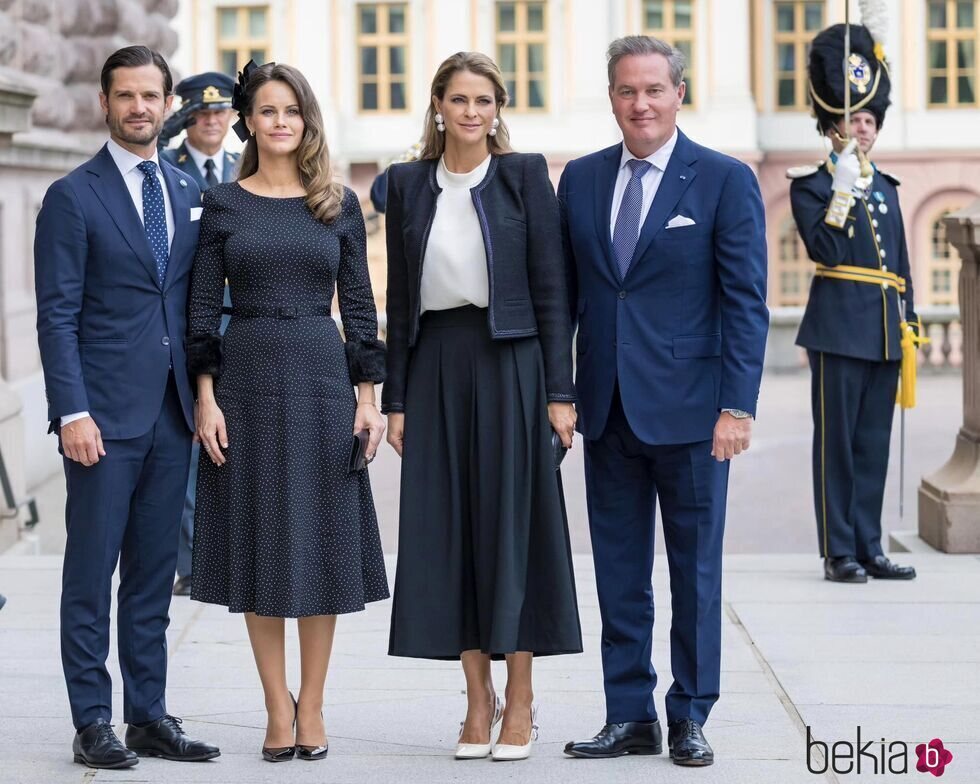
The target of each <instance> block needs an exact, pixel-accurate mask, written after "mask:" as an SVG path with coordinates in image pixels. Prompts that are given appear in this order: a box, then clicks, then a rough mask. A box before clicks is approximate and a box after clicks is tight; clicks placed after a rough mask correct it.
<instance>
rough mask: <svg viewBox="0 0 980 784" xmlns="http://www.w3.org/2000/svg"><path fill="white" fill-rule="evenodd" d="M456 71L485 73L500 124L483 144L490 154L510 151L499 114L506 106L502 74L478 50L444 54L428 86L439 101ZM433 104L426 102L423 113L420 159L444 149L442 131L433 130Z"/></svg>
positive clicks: (439, 152)
mask: <svg viewBox="0 0 980 784" xmlns="http://www.w3.org/2000/svg"><path fill="white" fill-rule="evenodd" d="M460 71H469V72H470V73H472V74H476V75H477V76H485V77H486V78H487V79H489V80H490V81H491V82H492V83H493V95H494V100H495V101H496V104H497V119H498V120H500V125H498V126H497V134H496V136H487V146H488V147H489V148H490V153H491V154H492V155H503V154H504V153H508V152H513V151H514V150H513V149H512V148H511V146H510V131H508V130H507V123H505V122H504V118H503V116H502V114H501V112H502V110H503V108H504V107H505V106H506V105H507V87H506V86H505V85H504V77H503V76H501V75H500V69H499V68H498V67H497V64H496V63H495V62H494V61H493V60H491V59H490V58H489V57H487V56H486V55H485V54H482V53H481V52H456V54H454V55H452V56H451V57H447V58H446V59H445V60H443V61H442V64H441V65H440V66H439V68H438V70H436V75H435V76H434V77H432V88H431V90H430V94H431V95H432V97H434V98H438V99H439V100H440V101H441V100H443V99H444V98H445V97H446V88H447V87H449V82H450V80H451V79H452V78H453V76H454V75H455V74H457V73H459V72H460ZM435 118H436V107H435V105H434V104H433V103H432V101H431V100H430V101H429V110H428V111H427V112H426V113H425V124H424V126H423V128H422V152H421V153H419V157H420V158H422V159H423V160H426V159H434V158H439V157H440V156H441V155H442V153H443V152H444V151H445V149H446V134H445V132H440V131H438V130H436V119H435Z"/></svg>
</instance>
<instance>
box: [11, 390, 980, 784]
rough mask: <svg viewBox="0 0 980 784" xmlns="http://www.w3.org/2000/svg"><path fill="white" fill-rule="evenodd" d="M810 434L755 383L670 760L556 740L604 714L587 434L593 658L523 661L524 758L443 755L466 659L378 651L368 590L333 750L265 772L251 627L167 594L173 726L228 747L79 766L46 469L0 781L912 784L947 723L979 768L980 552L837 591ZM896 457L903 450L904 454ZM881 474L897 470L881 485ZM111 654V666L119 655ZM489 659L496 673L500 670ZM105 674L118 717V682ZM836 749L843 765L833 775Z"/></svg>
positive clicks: (334, 678) (934, 457)
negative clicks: (694, 744)
mask: <svg viewBox="0 0 980 784" xmlns="http://www.w3.org/2000/svg"><path fill="white" fill-rule="evenodd" d="M959 384H960V382H959V379H958V378H956V377H952V376H942V377H927V378H925V379H924V380H923V382H922V386H921V387H920V392H921V398H922V403H921V405H920V408H918V409H916V410H915V411H914V412H912V414H911V415H910V419H909V432H910V443H912V444H913V445H914V449H912V450H910V455H909V474H908V476H909V477H910V480H909V485H908V491H907V497H906V498H907V500H906V521H905V523H904V527H905V528H914V527H915V495H914V488H915V486H916V485H917V483H918V477H920V476H921V475H922V473H923V472H929V471H933V470H935V469H936V468H938V467H939V466H940V465H941V464H942V463H943V462H944V461H945V460H946V458H947V457H948V456H949V453H950V452H951V448H952V443H953V436H954V434H955V432H956V429H957V428H958V427H959V424H960V411H961V405H960V402H959V401H960V386H959ZM896 430H897V428H896ZM896 436H897V433H896ZM809 438H810V422H809V411H808V381H807V379H806V378H805V377H804V376H773V377H769V378H767V379H766V383H765V385H764V387H763V396H762V401H761V407H760V419H759V422H758V423H757V429H756V440H755V444H754V446H753V448H752V450H751V451H750V452H749V453H748V454H747V455H746V456H745V457H744V458H740V459H739V461H737V462H736V464H735V466H734V468H733V478H732V491H731V495H730V504H729V528H728V532H727V541H726V548H727V552H728V553H729V554H728V555H727V556H726V564H725V617H724V638H723V673H722V698H721V700H720V702H719V703H718V705H717V707H716V708H715V710H714V712H713V713H712V716H711V721H710V722H709V724H708V727H707V734H708V737H709V739H710V741H711V742H712V744H713V746H714V747H715V750H716V753H717V755H718V762H717V763H716V764H715V765H714V766H713V767H711V768H708V769H703V770H697V771H691V770H683V769H679V768H677V767H675V766H673V765H671V764H670V762H669V760H668V759H667V758H666V757H665V756H664V757H639V758H629V757H628V758H623V759H620V760H609V761H584V760H571V759H567V758H565V757H564V755H562V754H561V748H562V746H563V744H564V743H565V741H567V740H569V739H572V738H579V737H587V736H589V735H591V734H592V733H593V732H595V730H597V729H598V727H599V726H600V724H601V722H602V717H603V697H602V690H601V676H600V664H599V617H598V608H597V603H596V597H595V587H594V574H593V570H592V564H591V559H590V557H589V555H588V536H587V527H586V521H585V512H584V492H583V489H582V481H581V462H580V461H581V449H580V448H579V449H577V450H575V451H574V452H573V454H572V455H571V456H570V457H569V461H568V463H567V464H566V466H567V467H566V468H565V470H564V471H563V473H564V476H565V483H566V491H567V495H568V499H569V515H570V524H571V529H572V537H573V544H574V549H575V550H576V552H577V553H578V554H577V555H576V577H577V581H578V589H579V601H580V609H581V615H582V626H583V632H584V634H585V647H586V652H585V653H584V654H582V655H579V656H563V657H554V658H546V659H542V660H539V661H538V662H537V663H536V664H535V670H536V678H535V685H536V690H537V697H538V700H539V703H540V713H539V723H540V724H541V727H542V729H541V737H540V740H539V742H538V744H537V745H536V747H535V750H534V755H533V757H532V759H531V760H529V761H527V762H523V763H511V764H494V763H491V762H489V761H476V762H460V763H457V762H455V761H454V760H452V759H451V756H450V752H451V749H452V747H453V745H454V743H455V738H456V732H457V728H458V722H459V720H460V719H461V718H462V715H463V712H464V710H465V697H464V695H463V691H462V689H463V679H462V676H461V673H460V671H459V668H458V665H454V664H452V663H448V664H447V663H438V662H422V661H414V660H406V659H393V658H389V657H387V656H386V655H385V651H386V649H387V629H388V617H389V612H390V603H389V602H382V603H378V604H375V605H373V606H371V607H370V608H369V609H368V610H367V611H366V612H364V613H360V614H355V615H350V616H345V617H343V618H342V619H341V621H340V623H339V628H338V634H337V642H336V647H335V654H334V659H333V662H332V666H331V674H330V677H329V680H328V684H327V711H326V716H327V727H328V732H329V733H330V736H331V752H330V756H329V757H328V759H327V760H326V761H324V762H321V763H318V764H309V763H303V762H301V761H298V760H297V761H293V762H292V763H289V764H287V765H279V766H276V767H272V766H271V765H268V764H267V763H264V762H262V761H261V759H260V758H259V754H258V750H259V747H260V746H261V742H262V736H263V730H264V712H263V709H262V697H261V689H260V687H259V684H258V681H257V677H256V674H255V669H254V664H253V662H252V658H251V652H250V649H249V646H248V641H247V636H246V632H245V626H244V623H243V622H242V620H241V618H239V617H237V616H233V615H230V614H228V613H227V612H225V611H224V609H223V608H220V607H213V606H204V605H199V604H197V603H193V602H190V601H188V600H183V599H181V600H175V601H174V604H173V607H172V617H173V622H172V624H171V628H170V656H171V667H170V676H169V683H170V687H169V690H168V694H169V706H170V709H171V710H173V711H174V712H175V713H177V714H179V715H182V716H183V717H184V718H185V719H186V720H187V723H186V725H185V726H187V728H188V730H189V732H190V733H192V734H194V735H196V736H200V737H206V738H208V739H211V740H214V741H215V742H217V743H219V744H220V745H221V747H222V750H223V756H222V757H221V759H220V760H217V761H214V762H211V763H205V764H200V765H187V764H185V765H180V764H178V763H167V762H162V761H159V760H143V761H142V762H141V763H140V764H139V766H137V767H136V768H134V769H131V770H129V771H100V772H94V771H89V770H87V769H85V768H83V767H81V766H78V765H74V764H72V762H71V754H70V748H69V747H70V739H71V732H72V730H71V725H70V721H69V719H68V717H67V699H66V696H65V690H64V684H63V682H62V677H61V667H60V659H59V654H58V631H57V629H58V620H57V618H58V612H57V605H58V593H59V576H60V558H59V557H58V555H57V553H58V552H59V551H60V550H61V549H62V548H63V534H62V533H61V527H62V506H63V503H64V489H63V483H61V482H60V480H58V479H55V480H53V481H52V482H50V483H48V484H47V485H46V486H45V487H44V488H43V489H42V490H41V492H40V493H39V500H40V501H41V511H42V515H43V517H42V519H43V521H44V522H43V523H42V526H41V527H40V529H39V532H38V533H39V544H40V549H41V550H42V551H43V552H45V553H49V554H48V555H41V556H29V555H16V554H10V553H8V554H6V555H0V591H2V592H4V593H5V594H7V596H8V597H9V603H8V605H7V607H6V608H4V610H3V611H2V612H0V706H3V709H2V710H0V783H2V784H8V782H9V784H20V782H24V783H25V784H35V783H37V784H41V783H43V784H47V782H62V781H64V782H90V781H113V782H167V783H168V784H177V783H179V782H201V781H203V782H228V784H251V782H265V781H276V782H282V781H318V782H322V781H328V782H343V783H345V784H346V782H352V783H353V782H401V781H412V782H415V781H417V782H453V781H473V782H484V781H486V782H491V781H492V782H497V781H518V782H524V781H533V782H542V783H543V784H547V782H559V781H561V782H566V781H567V782H603V783H605V782H620V781H622V782H627V781H629V782H635V781H643V782H649V783H650V784H658V782H679V781H686V780H691V781H693V780H694V779H697V780H698V781H699V782H705V783H708V782H725V784H728V783H731V784H741V782H746V784H748V783H750V782H751V783H752V784H755V783H756V782H760V783H762V784H769V783H771V784H796V783H797V782H799V783H800V784H804V782H849V781H852V780H857V781H862V780H867V781H870V782H877V781H895V782H905V781H916V780H923V781H924V779H920V778H918V777H919V776H921V774H919V773H917V772H916V771H915V762H916V757H915V754H914V752H911V749H913V748H914V746H915V744H917V743H919V742H922V741H928V740H931V739H932V738H941V739H942V740H943V742H944V744H945V745H946V747H947V748H948V749H950V750H951V751H952V753H953V755H954V757H953V762H952V763H951V765H950V766H949V767H948V768H947V769H946V771H945V775H944V776H943V778H942V781H943V782H947V781H949V782H975V781H977V780H978V773H977V771H980V559H978V558H977V557H975V556H945V555H939V554H931V553H921V554H919V553H916V554H913V555H905V556H903V561H905V562H909V563H913V564H914V565H915V566H916V567H917V568H918V569H919V573H920V577H919V579H918V580H917V581H915V582H913V583H879V582H871V583H869V584H868V585H864V586H843V585H834V584H830V583H826V582H824V581H823V580H821V579H820V575H819V572H818V567H819V562H818V561H817V559H816V557H815V555H813V554H812V553H813V552H814V550H815V534H814V531H813V524H812V521H811V512H810V506H811V504H812V496H811V492H810V489H809V456H808V450H809ZM892 464H893V466H895V465H897V449H895V450H893V460H892ZM372 477H373V479H374V485H375V490H376V498H377V502H378V509H379V515H380V517H381V521H382V529H383V538H384V542H385V550H386V551H388V552H394V550H395V544H396V528H395V524H394V521H395V520H396V509H397V487H398V485H397V458H394V457H393V456H392V455H391V453H390V452H387V451H386V452H383V453H382V456H381V457H380V458H379V460H378V461H377V462H376V463H375V464H374V466H373V468H372ZM894 479H895V477H894V472H893V477H892V479H891V480H890V483H889V486H890V493H891V492H892V491H893V490H894V487H893V486H894V485H896V483H895V481H894ZM896 507H897V504H890V505H889V507H888V509H886V520H885V526H886V528H895V527H897V520H896V517H897V508H896ZM755 553H759V554H755ZM793 553H807V554H805V555H799V554H793ZM665 568H666V567H665V564H664V562H663V559H660V561H658V564H657V568H656V570H655V576H654V585H655V590H656V595H657V631H656V635H655V644H654V661H655V663H656V665H657V667H658V670H659V671H660V672H661V673H663V677H662V681H661V685H660V686H658V689H657V694H656V697H657V704H658V706H659V707H660V708H661V709H662V706H663V694H664V691H665V689H666V687H667V685H668V684H669V680H670V678H669V650H668V636H667V629H668V626H669V616H670V607H669V601H668V596H669V594H668V591H667V585H666V573H665ZM393 574H394V561H393V559H389V575H393ZM294 629H295V627H294V626H292V625H291V627H290V635H289V646H290V661H291V662H292V667H291V671H290V683H291V684H292V685H293V687H294V688H295V687H296V686H297V685H298V667H297V666H296V665H297V664H298V656H297V649H296V641H295V630H294ZM109 661H110V666H111V670H112V672H113V673H117V672H118V668H117V666H116V663H115V662H116V655H115V651H113V652H112V653H111V654H110V659H109ZM495 667H497V666H496V665H495ZM495 673H496V675H497V676H498V678H500V679H501V681H500V682H499V683H498V685H499V686H501V687H502V685H503V683H502V678H503V674H504V671H503V669H502V667H497V669H495ZM114 677H115V683H116V686H117V691H116V693H115V695H114V701H115V703H116V712H117V714H118V715H121V692H120V691H119V685H120V680H119V677H118V675H115V676H114ZM808 725H809V726H810V727H811V729H812V733H813V736H814V737H815V738H816V739H818V740H820V741H822V742H827V743H833V742H837V741H845V740H849V741H850V742H851V743H852V744H853V743H854V741H855V739H856V732H857V727H858V726H860V727H861V734H862V740H863V741H866V740H869V739H874V740H876V741H880V739H881V738H886V739H887V741H888V742H889V743H891V742H893V741H904V742H906V743H908V744H909V747H910V756H909V770H910V772H909V773H908V774H906V775H898V776H890V775H881V774H879V775H874V774H873V773H871V772H870V771H869V766H870V764H871V763H870V760H869V759H868V758H867V757H865V758H864V760H863V763H862V764H863V769H862V775H861V776H857V775H854V774H851V775H845V774H840V775H838V774H835V773H833V772H827V773H823V774H813V773H810V772H808V770H807V753H806V743H805V737H806V727H807V726H808ZM121 729H122V728H120V730H121ZM879 746H880V743H879V744H878V745H877V746H873V747H872V749H871V750H872V751H876V750H877V749H878V748H879ZM839 748H841V750H843V748H842V747H839ZM811 764H812V765H814V766H817V767H818V769H820V768H821V767H822V766H823V764H824V760H823V759H822V757H820V755H819V754H814V755H813V756H812V759H811ZM847 764H848V763H847V762H843V763H839V764H838V769H839V770H844V769H845V768H846V766H847Z"/></svg>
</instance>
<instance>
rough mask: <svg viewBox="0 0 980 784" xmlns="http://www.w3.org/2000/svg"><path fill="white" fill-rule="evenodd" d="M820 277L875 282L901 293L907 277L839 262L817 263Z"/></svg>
mask: <svg viewBox="0 0 980 784" xmlns="http://www.w3.org/2000/svg"><path fill="white" fill-rule="evenodd" d="M814 275H816V276H817V277H818V278H830V279H831V280H850V281H854V282H855V283H873V284H874V285H876V286H881V287H882V288H883V289H887V288H893V289H895V290H896V291H897V292H898V293H899V294H904V293H905V278H900V277H899V276H898V275H896V274H895V273H894V272H886V271H885V270H880V269H873V268H872V267H854V266H851V265H848V264H838V265H837V266H836V267H826V266H824V265H823V264H817V269H816V271H815V272H814Z"/></svg>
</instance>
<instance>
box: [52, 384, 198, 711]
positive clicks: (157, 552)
mask: <svg viewBox="0 0 980 784" xmlns="http://www.w3.org/2000/svg"><path fill="white" fill-rule="evenodd" d="M96 424H98V423H96ZM104 446H105V451H106V455H105V457H103V458H101V459H100V460H99V462H98V463H96V464H95V465H94V466H89V467H87V468H86V467H85V466H83V465H82V464H81V463H76V462H75V461H73V460H68V459H67V458H65V477H66V479H67V485H68V503H67V506H66V509H65V519H66V523H67V527H68V540H67V542H66V544H65V564H64V571H63V574H62V591H61V660H62V665H63V667H64V672H65V681H66V683H67V685H68V699H69V701H70V703H71V714H72V721H73V722H74V724H75V727H76V728H81V727H84V726H86V725H88V724H91V723H92V722H94V721H95V720H96V719H100V718H101V719H106V720H107V721H111V719H112V682H111V680H110V677H109V672H108V670H107V669H106V659H107V657H108V655H109V611H110V607H111V603H112V597H111V589H112V575H113V572H114V571H115V569H116V564H117V562H118V564H119V579H120V582H119V593H118V609H117V626H118V647H119V667H120V670H121V671H122V678H123V720H124V721H125V722H126V723H129V724H131V723H141V722H148V721H154V720H155V719H158V718H160V717H161V716H162V715H163V714H164V713H166V705H165V701H164V691H165V689H166V682H167V638H166V631H167V626H168V624H169V623H170V617H169V609H170V595H171V590H172V588H173V574H174V567H175V564H176V560H177V527H178V524H179V522H180V508H181V499H182V498H183V495H184V493H183V491H184V488H185V486H186V480H187V463H188V459H189V456H190V446H191V434H190V432H189V431H188V429H187V425H186V423H185V421H184V416H183V413H182V412H181V408H180V401H179V399H178V397H177V388H176V387H175V385H174V382H173V377H172V376H171V378H170V380H169V382H168V387H167V394H166V395H164V398H163V405H162V407H161V410H160V414H159V416H158V418H157V421H156V423H155V424H154V426H153V427H152V428H151V429H150V430H149V432H147V433H145V434H143V435H142V436H139V437H138V438H130V439H124V440H113V441H106V442H105V444H104Z"/></svg>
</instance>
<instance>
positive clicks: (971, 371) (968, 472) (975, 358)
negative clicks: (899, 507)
mask: <svg viewBox="0 0 980 784" xmlns="http://www.w3.org/2000/svg"><path fill="white" fill-rule="evenodd" d="M946 233H947V236H948V237H949V241H950V242H951V243H952V245H953V246H954V247H955V248H956V250H957V251H959V254H960V258H961V259H962V260H963V266H962V269H961V270H960V320H961V323H962V325H963V426H962V427H961V428H960V432H959V433H958V434H957V435H956V445H955V447H954V449H953V456H952V457H951V458H950V459H949V461H948V462H947V463H946V465H944V466H943V467H942V468H940V469H939V470H938V471H936V473H934V474H931V475H929V476H925V477H923V478H922V484H921V485H920V486H919V536H920V537H921V538H922V539H924V540H925V541H926V542H928V543H929V544H931V545H932V546H933V547H935V548H937V549H939V550H942V551H943V552H947V553H980V200H978V201H976V202H974V203H973V204H972V205H970V206H969V207H967V208H966V209H964V210H961V211H960V212H957V213H954V214H952V215H950V216H949V217H948V218H946Z"/></svg>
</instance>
